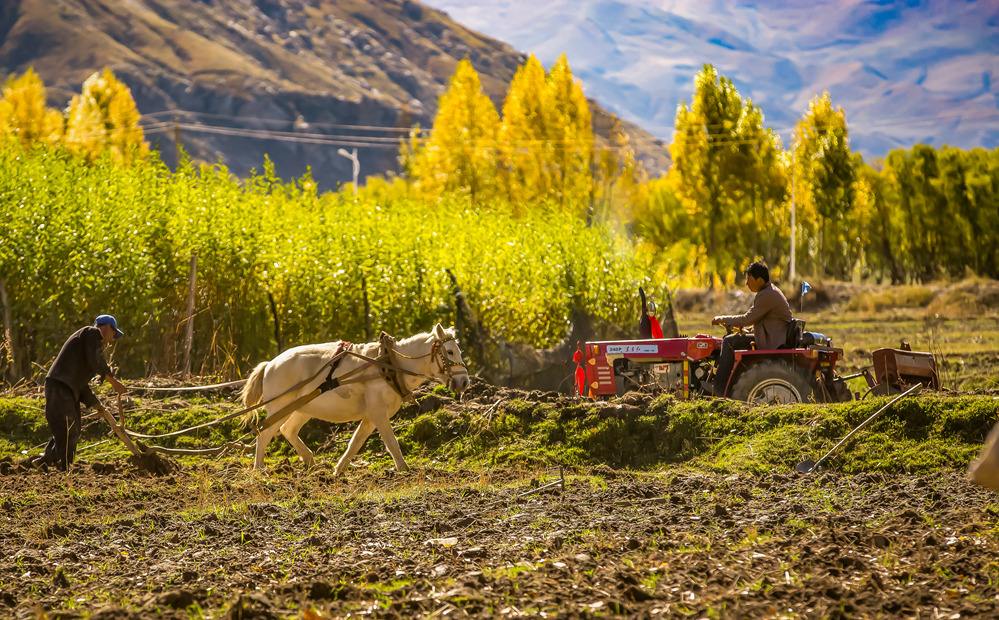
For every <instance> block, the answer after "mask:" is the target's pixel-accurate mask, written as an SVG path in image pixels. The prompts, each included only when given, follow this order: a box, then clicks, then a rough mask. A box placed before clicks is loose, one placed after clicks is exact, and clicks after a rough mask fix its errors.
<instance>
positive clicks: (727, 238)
mask: <svg viewBox="0 0 999 620" xmlns="http://www.w3.org/2000/svg"><path fill="white" fill-rule="evenodd" d="M742 114H743V105H742V98H741V97H740V95H739V92H738V90H737V89H736V88H735V85H734V84H733V83H732V81H731V80H729V79H728V78H726V77H724V76H719V74H718V72H717V71H716V70H715V68H714V67H713V66H711V65H704V68H703V69H701V71H700V72H699V73H698V74H697V76H696V77H695V78H694V95H693V98H692V100H691V103H690V104H689V105H688V104H687V103H686V102H684V103H681V104H680V106H679V108H678V109H677V113H676V121H675V131H674V133H673V142H672V144H670V155H671V157H672V160H673V166H672V168H671V169H670V173H669V174H670V176H671V177H672V178H673V187H675V188H676V192H677V195H678V197H679V198H680V200H681V202H682V203H683V205H684V207H685V208H686V210H687V212H688V215H689V216H690V221H691V224H692V229H693V230H692V231H691V232H692V234H693V235H694V236H695V237H696V238H697V239H699V240H701V242H702V243H703V244H704V249H705V251H706V252H707V255H708V257H709V260H710V261H711V263H712V264H713V265H714V267H715V270H716V271H718V272H729V271H730V270H731V269H732V268H734V267H738V266H739V265H738V262H737V261H739V260H741V258H742V257H741V256H740V255H741V254H744V253H745V252H744V250H743V248H742V246H743V243H744V236H743V235H741V234H740V233H739V229H738V219H739V218H738V217H733V215H734V207H733V198H734V197H735V195H736V194H737V193H738V192H739V190H740V188H741V186H742V185H743V181H742V173H741V167H740V162H741V161H742V160H743V159H744V158H742V157H740V155H739V150H738V149H737V148H736V147H737V146H738V144H739V140H740V138H739V136H738V132H737V128H738V125H739V120H740V117H741V116H742Z"/></svg>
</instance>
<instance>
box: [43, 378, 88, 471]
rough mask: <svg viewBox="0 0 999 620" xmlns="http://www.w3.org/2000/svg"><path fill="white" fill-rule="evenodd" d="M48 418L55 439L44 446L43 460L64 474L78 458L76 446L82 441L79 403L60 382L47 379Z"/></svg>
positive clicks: (46, 403) (70, 390)
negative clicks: (55, 466)
mask: <svg viewBox="0 0 999 620" xmlns="http://www.w3.org/2000/svg"><path fill="white" fill-rule="evenodd" d="M45 419H46V420H48V422H49V430H51V431H52V439H50V440H49V443H48V445H46V446H45V455H44V456H43V458H44V460H45V462H46V463H51V464H53V465H57V466H58V467H59V469H61V470H63V471H65V470H66V469H67V468H68V467H69V465H70V464H72V462H73V459H74V458H75V457H76V443H77V441H79V439H80V424H81V420H80V401H79V400H77V398H76V395H75V394H73V390H72V389H70V387H69V386H68V385H66V384H65V383H63V382H62V381H59V380H58V379H46V380H45Z"/></svg>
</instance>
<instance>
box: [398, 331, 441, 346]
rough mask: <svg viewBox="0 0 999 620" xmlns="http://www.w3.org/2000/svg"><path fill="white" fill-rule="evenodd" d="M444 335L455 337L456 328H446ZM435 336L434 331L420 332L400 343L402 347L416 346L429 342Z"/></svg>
mask: <svg viewBox="0 0 999 620" xmlns="http://www.w3.org/2000/svg"><path fill="white" fill-rule="evenodd" d="M444 333H446V334H447V335H448V336H451V337H454V328H453V327H445V328H444ZM433 335H434V332H432V331H429V332H420V333H418V334H414V335H412V336H409V337H408V338H403V339H401V340H399V341H398V343H399V344H400V345H404V344H414V343H418V342H426V341H427V340H430V339H431V338H432V337H433Z"/></svg>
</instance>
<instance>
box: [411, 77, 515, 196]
mask: <svg viewBox="0 0 999 620" xmlns="http://www.w3.org/2000/svg"><path fill="white" fill-rule="evenodd" d="M498 128H499V115H498V114H497V112H496V108H495V107H494V106H493V103H492V101H490V100H489V97H487V96H486V95H485V93H484V92H483V91H482V84H481V83H480V81H479V74H478V73H477V72H476V71H475V68H474V67H472V63H471V62H469V61H468V60H467V59H466V60H462V61H460V62H459V63H458V66H457V68H456V69H455V72H454V75H453V76H452V77H451V82H450V84H449V85H448V88H447V90H446V91H445V92H444V94H443V95H441V98H440V103H439V105H438V108H437V115H436V116H435V117H434V125H433V129H432V130H431V132H430V136H429V138H425V139H415V140H412V141H411V145H410V147H409V148H410V149H411V150H412V154H411V155H409V156H408V161H407V169H408V170H409V173H410V174H411V175H412V181H413V183H414V185H415V186H416V188H417V190H418V191H420V192H422V193H425V194H427V195H432V196H436V195H439V194H441V193H443V192H451V191H458V192H463V193H467V194H468V195H469V196H470V197H471V199H472V202H473V203H476V202H479V201H482V200H487V199H489V198H491V197H492V196H493V195H494V194H495V189H496V173H495V171H496V164H497V161H498V157H497V149H496V134H497V130H498Z"/></svg>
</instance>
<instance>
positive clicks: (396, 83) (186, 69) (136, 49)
mask: <svg viewBox="0 0 999 620" xmlns="http://www.w3.org/2000/svg"><path fill="white" fill-rule="evenodd" d="M465 57H468V58H470V59H471V60H472V62H473V64H474V65H475V67H476V69H478V71H479V72H480V74H481V77H482V82H483V86H484V88H485V90H486V91H487V93H488V94H489V95H490V97H491V98H492V99H493V100H494V101H496V102H497V103H499V102H500V101H501V99H502V97H503V94H504V92H505V89H506V87H507V84H508V82H509V80H510V78H511V77H512V76H513V73H514V71H515V70H516V68H517V66H518V65H519V64H520V63H521V62H522V61H523V60H524V56H523V55H522V54H520V53H519V52H517V51H516V50H514V49H513V48H512V47H510V46H509V45H506V44H505V43H501V42H500V41H497V40H494V39H490V38H488V37H486V36H483V35H480V34H478V33H476V32H473V31H471V30H468V29H467V28H464V27H462V26H461V25H459V24H457V23H455V22H454V21H452V20H451V19H449V18H448V17H447V16H446V15H444V14H442V13H441V12H439V11H436V10H433V9H431V8H428V7H426V6H424V5H422V4H420V3H418V2H412V1H408V0H380V1H378V2H365V1H363V0H308V1H307V0H186V1H185V0H127V1H126V0H3V2H0V74H3V73H13V72H20V71H23V70H25V69H26V68H28V67H29V66H34V68H35V70H36V71H38V73H39V74H40V75H41V77H42V79H44V80H45V83H46V85H47V86H48V87H49V98H50V102H51V104H52V105H56V106H58V107H63V106H65V105H66V104H67V102H68V100H69V98H70V97H71V96H72V95H73V94H74V93H77V92H79V89H80V85H81V83H82V82H83V80H84V79H86V78H87V76H88V75H90V74H91V73H92V72H94V71H95V70H97V69H100V68H101V67H104V66H108V67H111V68H112V69H113V70H114V72H115V73H116V74H117V75H118V76H119V77H120V78H121V79H122V80H123V81H124V82H125V83H126V84H128V86H129V87H130V88H131V89H132V93H133V95H134V97H135V99H136V103H137V105H138V107H139V110H140V112H142V113H143V115H144V118H143V120H144V124H145V125H146V126H147V127H148V132H147V136H148V137H149V139H150V141H151V142H153V143H155V144H157V145H158V146H159V147H160V150H161V152H162V153H163V156H164V159H166V160H168V161H171V160H172V159H173V157H174V153H175V148H174V143H173V139H174V137H178V138H179V139H180V141H181V142H182V144H183V146H184V148H186V149H187V150H188V152H190V153H191V154H192V155H193V156H195V157H197V158H199V159H202V160H207V161H217V160H223V161H225V162H226V163H227V164H228V165H229V167H230V169H231V170H233V172H235V173H236V174H240V175H245V174H246V173H247V172H248V171H249V170H250V169H251V168H254V167H256V168H259V167H260V166H261V163H262V161H263V157H264V153H265V152H266V153H268V154H269V155H270V157H271V159H272V160H273V161H274V163H275V166H276V169H277V172H278V173H279V174H280V175H281V176H283V177H290V176H298V175H301V174H302V173H303V172H304V171H305V169H306V166H308V165H311V167H312V170H313V174H314V176H315V177H316V179H317V181H318V182H319V183H320V184H321V185H323V186H324V187H332V186H335V185H336V183H338V182H341V181H345V180H349V179H350V178H351V163H350V161H348V160H347V159H345V158H344V157H341V156H339V155H338V154H337V150H338V148H340V147H347V148H351V147H352V146H357V148H358V155H359V159H360V162H361V173H362V176H364V175H367V174H373V173H383V172H386V171H391V170H394V169H396V167H397V161H396V156H397V152H398V146H397V140H398V138H399V136H402V135H405V132H406V130H407V129H408V128H409V127H411V126H412V125H413V124H414V123H420V124H421V125H422V126H423V127H429V126H430V124H431V122H432V120H433V115H434V112H435V110H436V107H437V99H438V96H439V95H440V93H441V92H442V91H443V90H444V88H445V86H446V84H447V81H448V79H449V78H450V76H451V73H452V72H453V70H454V67H455V65H456V63H457V62H458V61H459V60H461V59H462V58H465ZM177 110H183V111H184V112H182V113H176V112H175V111H177ZM612 123H613V121H612V119H611V116H610V115H609V114H608V113H607V112H605V111H604V110H603V109H602V108H600V107H599V106H598V105H595V106H594V125H595V127H597V128H598V132H600V131H602V133H603V135H605V136H606V135H607V133H608V130H609V127H610V126H611V125H612ZM359 125H360V126H364V127H365V128H364V129H361V128H359V127H358V126H359ZM386 128H387V129H386ZM624 128H625V131H626V132H627V133H629V135H630V136H631V138H632V143H633V145H634V146H635V148H636V151H638V153H639V155H640V157H641V158H642V160H643V162H644V163H646V165H647V167H649V168H650V169H652V170H653V171H661V170H662V169H663V168H665V165H666V153H665V150H664V147H663V145H662V144H661V143H659V142H658V141H657V140H656V139H654V138H653V137H652V136H650V135H649V134H648V133H646V132H645V131H643V130H641V129H639V128H638V127H635V126H633V125H631V124H628V123H626V124H625V127H624ZM247 134H250V135H247Z"/></svg>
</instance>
